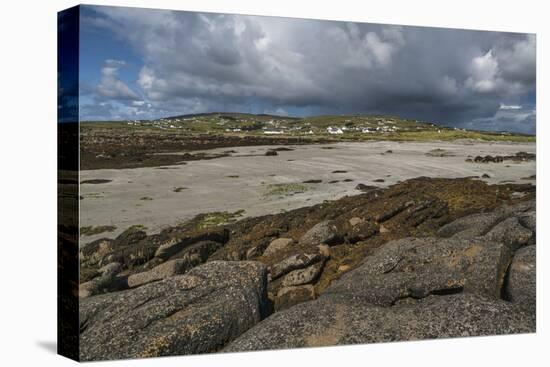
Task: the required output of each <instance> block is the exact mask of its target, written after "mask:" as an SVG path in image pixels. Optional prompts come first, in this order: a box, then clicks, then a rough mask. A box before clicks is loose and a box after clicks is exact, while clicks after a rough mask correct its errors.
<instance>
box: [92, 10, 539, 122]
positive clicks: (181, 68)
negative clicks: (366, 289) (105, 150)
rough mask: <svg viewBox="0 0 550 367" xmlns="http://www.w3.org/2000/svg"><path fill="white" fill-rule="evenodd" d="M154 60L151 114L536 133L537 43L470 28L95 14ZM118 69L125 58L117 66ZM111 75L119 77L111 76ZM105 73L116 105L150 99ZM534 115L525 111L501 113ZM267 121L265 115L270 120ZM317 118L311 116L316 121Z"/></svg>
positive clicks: (146, 90)
mask: <svg viewBox="0 0 550 367" xmlns="http://www.w3.org/2000/svg"><path fill="white" fill-rule="evenodd" d="M94 10H96V11H97V12H98V13H96V14H95V15H89V16H87V17H85V19H84V23H83V24H84V26H86V27H96V28H98V29H108V30H109V31H110V32H112V34H114V36H115V37H117V38H119V39H121V40H124V41H125V42H127V43H128V44H130V45H131V47H132V48H133V49H134V50H135V51H136V52H137V53H138V54H139V55H141V57H142V58H143V60H142V61H143V67H142V68H141V70H140V72H139V75H138V76H137V77H136V79H137V85H138V86H139V88H141V90H140V95H143V96H145V97H146V98H145V99H146V101H147V103H150V104H151V107H150V108H149V112H148V113H152V114H160V113H161V111H162V112H164V113H166V114H171V113H174V114H175V113H190V112H203V111H213V110H222V109H223V110H243V109H244V110H246V109H254V108H256V109H257V108H260V107H259V106H261V108H264V109H265V110H270V111H275V110H279V111H283V112H284V111H287V110H292V111H298V112H300V111H307V112H310V113H311V112H313V113H384V114H392V115H402V116H404V117H411V118H418V119H424V120H430V121H435V122H440V123H444V124H447V125H455V126H468V127H474V128H476V127H477V128H490V129H498V128H500V127H506V128H507V129H511V130H515V131H523V132H534V130H535V123H534V121H535V112H534V109H535V101H534V98H533V97H532V96H534V90H535V38H534V36H532V35H521V34H511V33H500V32H480V31H464V30H451V29H437V28H421V27H399V26H385V25H376V24H359V23H344V22H330V21H315V20H302V19H288V18H270V17H254V16H233V15H218V14H199V13H188V12H171V11H152V10H144V9H127V8H110V7H94ZM111 61H113V60H111ZM109 78H110V79H109ZM114 78H115V79H113V78H111V75H107V78H105V75H104V77H103V79H102V82H101V84H100V86H99V87H104V88H100V92H101V91H102V94H103V96H104V97H109V93H113V98H123V97H124V98H126V99H128V100H131V99H134V98H136V99H138V97H137V94H136V93H135V92H134V91H132V90H130V89H129V88H125V85H121V84H120V83H117V80H118V79H116V72H115V75H114ZM502 104H504V105H519V106H522V107H521V108H520V109H516V110H506V111H507V112H506V113H503V111H504V110H502V109H501V105H502ZM258 112H263V111H258ZM304 113H305V112H304Z"/></svg>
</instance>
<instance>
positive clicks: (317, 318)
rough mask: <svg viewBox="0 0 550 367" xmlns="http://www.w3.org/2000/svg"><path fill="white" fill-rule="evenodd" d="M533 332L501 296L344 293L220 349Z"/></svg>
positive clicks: (280, 315) (281, 315) (297, 309)
mask: <svg viewBox="0 0 550 367" xmlns="http://www.w3.org/2000/svg"><path fill="white" fill-rule="evenodd" d="M534 331H535V322H534V319H533V318H532V317H531V316H530V315H528V314H526V313H524V312H521V311H520V310H518V309H517V307H515V306H514V305H513V304H511V303H509V302H505V301H503V300H496V299H487V298H485V297H483V296H478V295H475V294H467V293H462V294H455V295H448V296H435V295H431V296H429V297H427V298H424V299H420V300H414V299H410V300H409V301H408V302H403V303H399V304H396V305H395V306H392V307H378V306H374V305H369V304H367V303H365V302H364V301H363V300H362V299H357V298H354V297H352V296H345V295H336V294H331V295H322V296H321V297H319V298H318V299H316V300H314V301H310V302H304V303H300V304H298V305H296V306H293V307H291V308H289V309H286V310H284V311H281V312H276V313H274V314H273V315H271V316H270V317H268V318H267V319H265V320H263V321H262V322H260V323H259V324H257V325H255V326H254V327H253V328H251V329H250V330H248V331H247V332H245V333H244V334H243V335H241V336H240V337H238V338H237V339H236V340H234V341H233V342H231V343H230V344H229V345H228V346H227V347H225V348H224V349H223V351H224V352H242V351H251V350H266V349H288V348H300V347H320V346H330V345H346V344H364V343H375V342H392V341H404V340H421V339H434V338H451V337H468V336H480V335H497V334H516V333H526V332H534Z"/></svg>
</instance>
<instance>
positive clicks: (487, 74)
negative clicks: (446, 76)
mask: <svg viewBox="0 0 550 367" xmlns="http://www.w3.org/2000/svg"><path fill="white" fill-rule="evenodd" d="M470 72H471V76H470V77H469V78H468V79H467V80H466V84H467V85H468V86H469V87H470V88H472V89H473V90H474V91H476V92H479V93H489V92H493V91H495V90H496V88H497V87H498V85H499V83H500V80H499V78H498V72H499V69H498V61H497V59H496V58H495V57H494V56H493V50H489V51H488V52H487V53H486V54H485V55H482V56H477V57H475V58H474V59H473V60H472V63H471V66H470Z"/></svg>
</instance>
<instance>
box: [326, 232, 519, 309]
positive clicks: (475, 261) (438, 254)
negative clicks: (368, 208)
mask: <svg viewBox="0 0 550 367" xmlns="http://www.w3.org/2000/svg"><path fill="white" fill-rule="evenodd" d="M511 259H512V251H511V249H510V248H509V247H508V246H506V245H504V244H502V243H496V242H487V241H485V240H483V239H472V240H461V239H454V238H452V239H441V238H405V239H401V240H395V241H390V242H388V243H386V244H385V245H384V246H382V247H380V248H379V249H378V250H377V251H376V252H375V253H374V254H373V255H371V256H369V257H367V258H366V259H365V260H364V262H363V263H362V264H361V265H360V266H359V267H358V268H356V269H354V270H353V271H350V272H348V273H346V274H344V275H343V276H342V277H341V278H340V279H339V280H338V281H336V282H334V283H333V284H332V285H331V286H330V287H329V288H327V289H326V290H325V293H326V294H353V296H354V297H357V298H361V299H363V300H364V302H367V303H370V304H374V305H379V306H391V305H392V304H394V303H395V302H397V301H398V300H400V299H403V298H406V297H412V298H424V297H427V296H428V295H430V294H452V293H458V292H463V291H465V292H471V293H476V294H480V295H483V296H486V297H489V298H490V297H492V298H499V297H500V292H501V288H502V283H503V279H504V275H505V273H506V269H507V267H508V264H509V263H510V261H511Z"/></svg>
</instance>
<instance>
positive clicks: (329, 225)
mask: <svg viewBox="0 0 550 367" xmlns="http://www.w3.org/2000/svg"><path fill="white" fill-rule="evenodd" d="M339 240H340V236H339V235H338V229H337V227H336V225H335V224H334V223H333V222H332V221H330V220H325V221H322V222H319V223H317V224H316V225H314V226H313V227H311V228H310V229H309V230H308V231H307V232H306V233H305V234H304V235H303V236H302V237H301V238H300V242H301V243H303V244H306V245H319V244H322V243H325V244H327V245H332V244H336V243H337V242H338V241H339Z"/></svg>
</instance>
